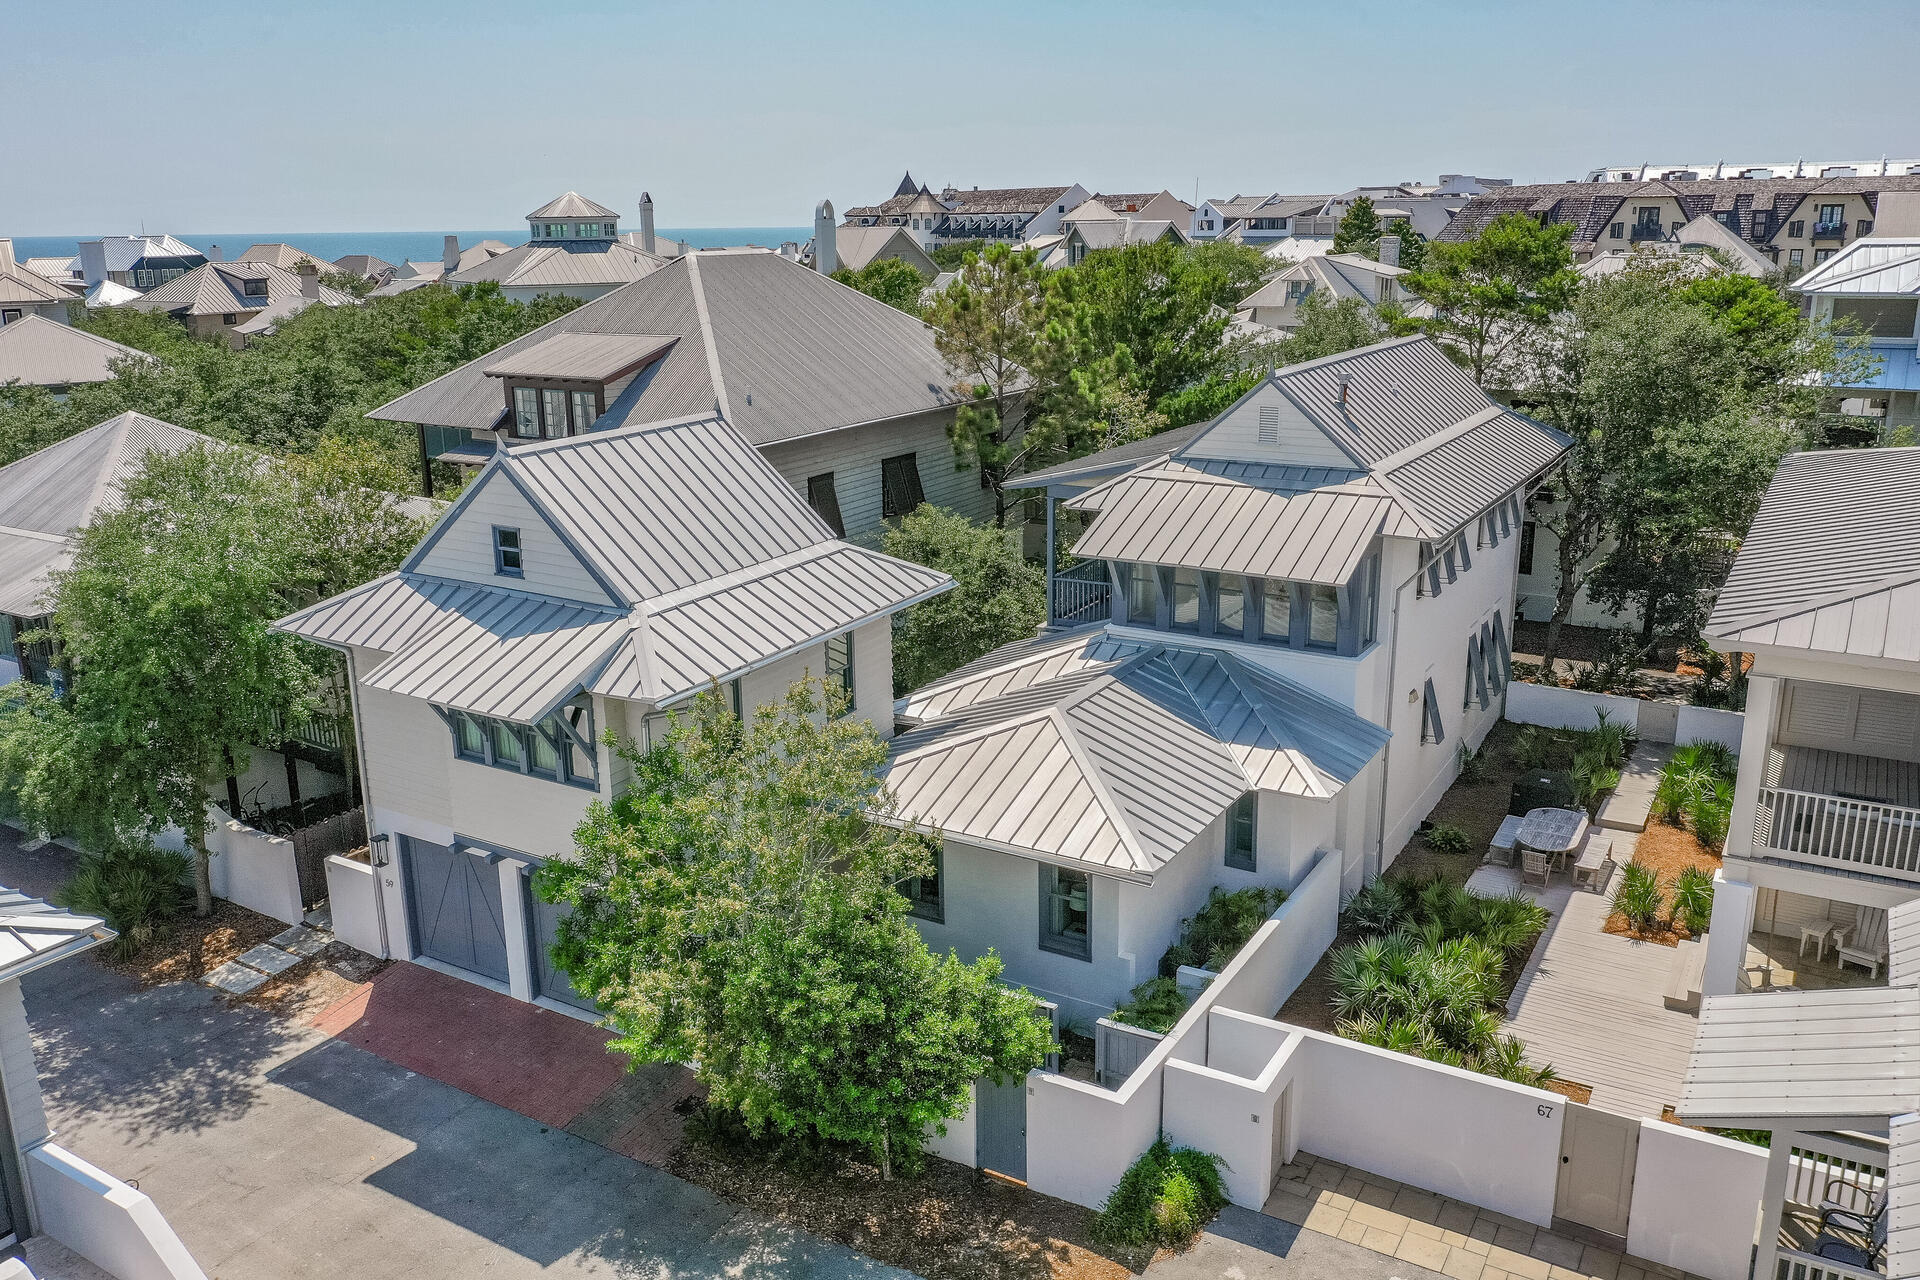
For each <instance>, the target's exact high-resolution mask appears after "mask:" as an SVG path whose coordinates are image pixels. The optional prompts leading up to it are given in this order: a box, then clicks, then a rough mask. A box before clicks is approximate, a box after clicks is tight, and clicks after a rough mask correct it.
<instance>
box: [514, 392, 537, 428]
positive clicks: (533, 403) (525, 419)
mask: <svg viewBox="0 0 1920 1280" xmlns="http://www.w3.org/2000/svg"><path fill="white" fill-rule="evenodd" d="M513 434H514V435H516V436H519V437H521V438H522V439H525V440H533V439H538V438H539V435H540V393H539V392H538V391H535V390H534V389H533V388H532V387H515V388H514V389H513Z"/></svg>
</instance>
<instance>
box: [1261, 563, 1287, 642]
mask: <svg viewBox="0 0 1920 1280" xmlns="http://www.w3.org/2000/svg"><path fill="white" fill-rule="evenodd" d="M1260 638H1261V639H1262V640H1266V641H1269V642H1271V643H1273V644H1286V643H1288V642H1289V641H1290V640H1292V638H1293V589H1292V588H1291V587H1289V586H1288V585H1287V584H1286V583H1284V582H1282V581H1280V580H1279V579H1277V578H1267V579H1265V580H1264V581H1262V582H1261V583H1260Z"/></svg>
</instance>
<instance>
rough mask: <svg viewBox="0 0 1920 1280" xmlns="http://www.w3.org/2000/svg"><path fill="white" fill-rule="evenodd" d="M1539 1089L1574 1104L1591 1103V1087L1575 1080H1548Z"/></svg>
mask: <svg viewBox="0 0 1920 1280" xmlns="http://www.w3.org/2000/svg"><path fill="white" fill-rule="evenodd" d="M1540 1087H1541V1088H1542V1089H1545V1090H1546V1091H1547V1092H1549V1093H1557V1094H1559V1095H1560V1096H1561V1097H1563V1098H1569V1099H1571V1100H1572V1101H1574V1102H1592V1101H1593V1086H1592V1085H1590V1084H1581V1083H1580V1082H1579V1081H1577V1080H1549V1081H1547V1082H1546V1083H1545V1084H1543V1085H1541V1086H1540Z"/></svg>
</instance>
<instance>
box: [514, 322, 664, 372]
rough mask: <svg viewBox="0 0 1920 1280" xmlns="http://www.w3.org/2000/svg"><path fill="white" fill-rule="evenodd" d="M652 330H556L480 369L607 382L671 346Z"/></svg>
mask: <svg viewBox="0 0 1920 1280" xmlns="http://www.w3.org/2000/svg"><path fill="white" fill-rule="evenodd" d="M678 341H679V339H678V338H669V337H664V336H662V335H660V334H653V333H556V334H554V335H553V336H552V337H551V338H548V339H546V340H544V341H542V342H536V343H534V344H533V345H532V346H530V347H525V348H522V349H521V350H519V351H515V352H512V353H511V354H508V355H505V356H502V357H501V358H500V359H498V360H496V361H494V362H493V363H492V364H489V365H487V366H486V367H485V368H483V369H481V370H480V372H481V374H482V375H484V376H485V377H489V378H514V377H522V378H561V379H578V380H581V381H584V382H609V381H612V380H613V379H615V378H617V377H618V376H619V375H621V374H623V373H625V372H627V371H628V370H630V369H635V368H638V367H639V366H640V365H643V364H645V363H647V362H648V361H650V360H652V359H654V358H655V357H656V356H658V355H660V354H661V353H662V352H664V351H665V350H666V349H667V348H668V347H671V346H672V345H673V344H674V343H675V342H678Z"/></svg>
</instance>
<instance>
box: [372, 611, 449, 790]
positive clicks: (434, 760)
mask: <svg viewBox="0 0 1920 1280" xmlns="http://www.w3.org/2000/svg"><path fill="white" fill-rule="evenodd" d="M385 657H386V655H385V654H380V653H375V652H373V651H372V650H370V649H355V650H354V651H353V671H354V675H355V676H356V678H364V677H365V676H366V674H367V673H368V672H369V671H371V670H372V669H373V668H374V667H375V666H377V665H378V664H379V663H380V662H381V661H382V660H384V659H385ZM358 693H359V702H360V747H361V750H362V751H363V752H364V753H365V755H366V767H367V789H368V790H369V791H370V792H371V793H372V797H373V804H374V806H375V807H376V808H378V809H386V810H391V811H394V812H397V813H404V814H408V815H411V816H412V817H415V818H420V819H424V820H425V821H427V822H430V823H436V824H440V825H443V826H450V825H452V822H453V806H452V802H451V800H450V793H449V789H448V786H447V764H448V762H449V761H451V760H452V758H453V739H452V737H451V735H449V734H448V732H447V726H446V722H445V721H443V720H441V719H440V717H439V716H438V715H436V714H434V711H433V709H432V708H431V707H429V706H428V705H427V704H426V703H424V702H421V701H419V700H417V699H414V698H405V697H401V696H400V695H399V694H397V693H385V692H382V691H381V690H379V689H369V688H367V686H366V685H364V684H362V685H360V686H359V690H358Z"/></svg>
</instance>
